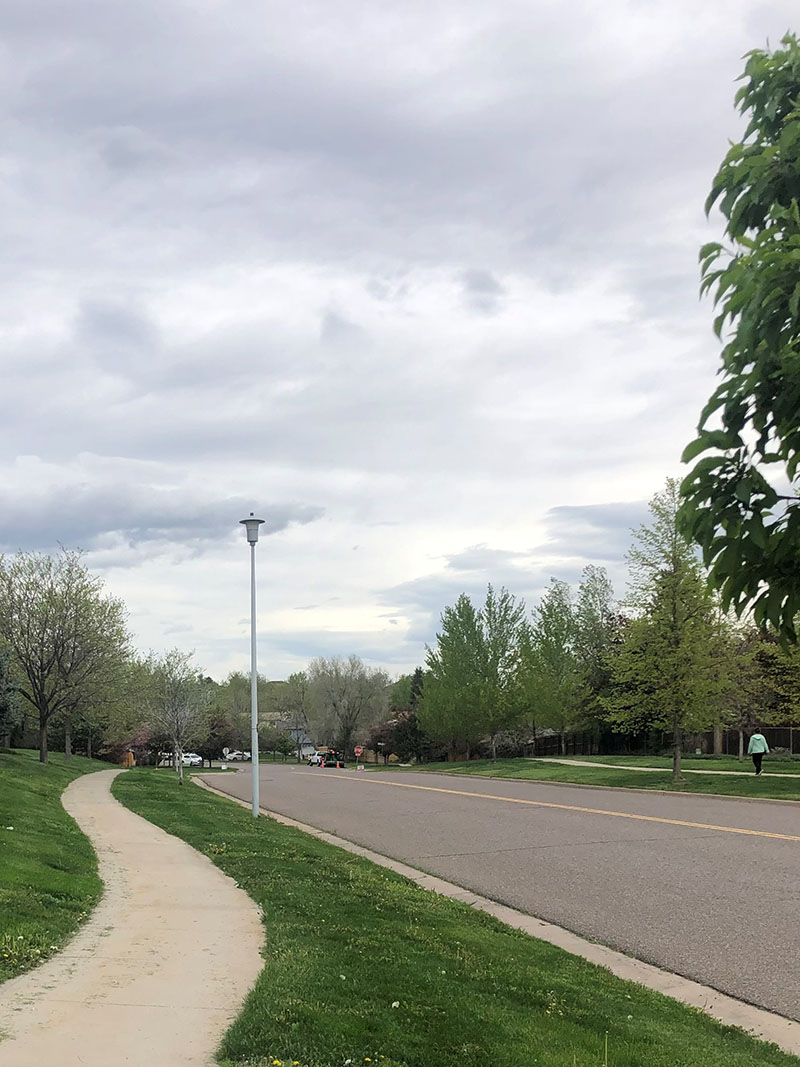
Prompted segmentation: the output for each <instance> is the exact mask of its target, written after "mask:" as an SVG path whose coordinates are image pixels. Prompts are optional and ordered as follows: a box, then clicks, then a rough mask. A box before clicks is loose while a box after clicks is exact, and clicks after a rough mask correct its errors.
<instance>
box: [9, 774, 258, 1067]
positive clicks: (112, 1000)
mask: <svg viewBox="0 0 800 1067" xmlns="http://www.w3.org/2000/svg"><path fill="white" fill-rule="evenodd" d="M119 773H121V772H119V771H99V772H97V773H95V774H87V775H85V776H83V777H82V778H77V779H76V780H75V781H74V782H72V783H71V784H70V785H69V787H68V788H67V789H66V790H65V792H64V796H63V804H64V807H65V808H66V809H67V811H68V812H69V813H70V815H72V817H73V818H74V819H75V820H76V822H77V823H78V825H79V826H80V828H81V829H82V830H83V831H84V833H85V834H86V835H87V836H88V837H89V839H90V840H91V842H92V844H93V845H94V848H95V850H96V851H97V855H98V862H99V870H100V877H101V878H102V879H103V882H104V883H105V895H104V896H103V899H102V901H101V902H100V904H99V905H98V907H97V908H96V910H95V912H94V914H93V915H92V917H91V918H90V920H89V922H88V923H87V924H86V926H84V927H83V928H82V929H81V931H80V932H79V933H78V934H77V935H76V937H75V938H73V940H72V941H70V942H69V944H68V945H67V946H66V948H65V949H64V951H63V952H61V953H59V955H58V956H55V957H53V959H51V960H49V961H48V962H47V963H45V964H43V965H42V966H41V967H39V968H37V969H36V970H34V971H30V972H29V973H27V974H24V975H21V976H20V977H19V978H14V979H11V980H10V981H8V982H6V983H4V984H3V985H2V986H0V1035H2V1039H1V1040H0V1067H49V1065H54V1067H55V1065H57V1067H78V1065H79V1064H80V1065H81V1067H87V1065H88V1067H109V1065H111V1064H113V1065H114V1067H118V1065H119V1067H121V1065H126V1067H127V1065H131V1067H159V1065H165V1067H166V1065H167V1064H169V1065H170V1067H207V1065H209V1064H213V1063H214V1062H215V1061H214V1053H215V1051H216V1048H217V1045H218V1043H219V1041H220V1039H221V1038H222V1035H223V1033H224V1032H225V1030H226V1029H227V1027H228V1025H229V1024H230V1023H231V1021H232V1020H233V1019H234V1018H235V1016H236V1015H237V1013H238V1011H239V1008H240V1005H241V1003H242V1000H243V999H244V997H245V994H246V993H247V991H248V990H249V989H250V988H251V986H252V985H253V983H254V982H255V980H256V978H257V977H258V975H259V973H260V972H261V967H262V964H263V960H262V958H261V955H260V951H259V950H260V948H261V945H262V944H263V941H264V929H263V926H262V923H261V915H260V912H259V909H258V908H257V907H256V905H255V904H254V903H253V901H252V900H251V899H250V897H248V896H247V894H246V893H245V892H244V891H243V890H241V889H238V888H237V886H236V885H235V883H234V882H233V881H231V879H230V878H228V877H227V876H226V875H224V874H223V873H222V872H221V871H220V870H219V869H218V868H217V867H215V866H214V865H213V863H211V861H210V860H208V859H207V858H206V857H205V856H202V855H200V853H198V852H195V851H194V849H192V848H190V847H189V845H187V844H185V843H184V842H183V841H179V840H178V839H177V838H175V837H172V836H171V835H169V834H167V833H165V832H164V831H163V830H160V829H158V827H156V826H153V825H152V824H151V823H149V822H146V821H145V820H144V819H142V818H140V817H139V816H138V815H134V813H133V812H131V811H128V810H127V809H126V808H124V807H123V806H122V805H121V804H119V803H118V802H117V801H116V800H115V799H114V798H113V797H112V796H111V793H110V786H111V782H112V780H113V779H114V777H115V776H116V775H117V774H119ZM187 788H189V787H188V786H187Z"/></svg>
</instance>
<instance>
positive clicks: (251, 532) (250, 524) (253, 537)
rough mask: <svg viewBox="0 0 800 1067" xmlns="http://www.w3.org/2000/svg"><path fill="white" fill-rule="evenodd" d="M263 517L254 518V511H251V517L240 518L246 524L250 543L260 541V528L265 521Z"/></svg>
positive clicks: (243, 524)
mask: <svg viewBox="0 0 800 1067" xmlns="http://www.w3.org/2000/svg"><path fill="white" fill-rule="evenodd" d="M263 521H264V520H263V519H255V518H253V512H252V511H251V512H250V518H249V519H239V522H240V523H241V524H242V526H244V528H245V532H246V534H247V543H248V544H250V545H254V544H256V542H257V541H258V528H259V526H260V525H261V523H262V522H263Z"/></svg>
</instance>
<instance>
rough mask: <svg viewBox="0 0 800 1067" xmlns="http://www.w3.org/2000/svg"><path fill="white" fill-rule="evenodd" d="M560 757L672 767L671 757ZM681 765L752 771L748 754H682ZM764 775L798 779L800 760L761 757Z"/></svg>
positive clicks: (640, 765)
mask: <svg viewBox="0 0 800 1067" xmlns="http://www.w3.org/2000/svg"><path fill="white" fill-rule="evenodd" d="M559 758H563V759H575V760H581V761H584V762H587V763H613V764H615V765H620V766H628V767H669V768H671V767H672V756H564V757H559ZM681 766H682V767H684V768H685V769H686V770H695V771H732V772H739V773H740V774H741V773H744V774H752V773H753V762H752V760H751V758H750V757H749V756H745V758H744V759H743V760H738V759H737V758H736V757H735V756H683V757H682V759H681ZM764 773H765V774H770V773H772V774H796V775H797V776H798V777H799V778H800V759H798V758H797V757H794V758H791V757H789V756H772V755H767V756H765V757H764Z"/></svg>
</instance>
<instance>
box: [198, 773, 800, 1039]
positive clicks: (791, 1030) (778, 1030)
mask: <svg viewBox="0 0 800 1067" xmlns="http://www.w3.org/2000/svg"><path fill="white" fill-rule="evenodd" d="M192 781H193V782H195V783H196V784H197V785H199V786H200V787H201V788H202V789H207V790H208V791H209V792H210V793H215V794H216V795H217V796H220V797H224V798H225V799H226V800H231V801H233V803H234V804H239V805H240V806H241V807H243V808H245V809H246V810H247V811H250V804H249V803H248V802H247V801H245V800H240V799H239V798H238V797H232V796H231V795H230V794H229V793H225V792H223V791H222V790H221V789H215V788H214V786H212V785H209V784H208V782H205V781H203V780H202V779H201V778H199V777H197V778H195V777H193V778H192ZM564 784H566V783H564ZM589 788H597V787H589ZM600 788H603V787H602V786H601V787H600ZM648 792H654V790H648ZM695 795H696V794H695ZM712 795H714V794H712ZM789 803H794V802H792V801H790V802H789ZM261 810H262V811H263V812H264V814H265V815H268V816H269V817H270V818H273V819H275V821H276V822H279V823H282V824H283V825H285V826H293V827H295V829H298V830H302V831H303V832H304V833H307V834H312V835H313V836H314V837H318V838H319V839H320V840H322V841H326V842H328V844H331V845H335V846H336V847H337V848H342V849H344V850H345V851H346V852H352V853H355V854H356V855H358V856H363V857H364V858H365V859H368V860H370V861H371V862H372V863H376V864H377V865H378V866H380V867H386V868H388V869H389V870H391V871H395V872H396V873H397V874H401V875H403V876H404V877H405V878H408V879H409V880H410V881H412V882H416V883H417V885H419V886H421V887H422V888H423V889H427V890H429V891H431V892H433V893H440V894H441V895H442V896H445V897H451V898H452V899H453V900H460V901H462V902H463V903H464V904H468V905H469V906H470V907H472V908H476V909H477V910H478V911H485V912H487V913H488V914H489V915H493V916H494V917H495V918H496V919H499V920H500V922H503V923H505V924H506V925H507V926H512V927H514V928H515V929H517V930H523V931H524V932H525V933H526V934H530V935H531V936H532V937H538V938H540V939H541V940H542V941H547V942H549V943H550V944H551V945H556V946H557V947H558V948H562V949H564V951H565V952H569V953H571V954H572V955H573V956H581V957H582V958H583V959H585V960H588V961H589V962H590V963H595V964H597V965H598V966H600V967H605V968H606V970H608V971H610V972H611V973H612V974H614V975H616V976H617V978H622V979H624V980H625V981H628V982H637V983H638V984H639V985H642V986H645V987H646V988H647V989H652V990H655V992H657V993H663V994H664V996H667V997H672V999H673V1000H679V1001H681V1002H682V1003H683V1004H688V1005H689V1006H690V1007H693V1008H699V1009H700V1010H701V1011H703V1012H705V1013H706V1015H710V1016H712V1018H714V1019H718V1020H719V1021H720V1022H721V1023H725V1024H726V1025H727V1026H738V1027H740V1028H741V1029H742V1030H746V1031H747V1032H748V1033H750V1034H753V1035H754V1036H755V1037H758V1038H761V1039H762V1040H763V1041H771V1042H774V1043H775V1044H776V1045H779V1046H780V1047H781V1048H782V1049H783V1050H784V1051H785V1052H789V1053H791V1054H793V1055H795V1056H800V1022H795V1021H794V1020H793V1019H787V1018H786V1017H785V1016H783V1015H776V1014H775V1013H774V1012H770V1011H766V1010H765V1009H764V1008H757V1007H755V1006H754V1005H752V1004H747V1003H745V1001H743V1000H737V999H736V998H735V997H729V996H728V995H727V994H726V993H720V992H719V990H717V989H712V988H711V987H710V986H705V985H701V984H700V983H699V982H694V981H692V980H691V979H689V978H683V977H681V976H680V975H678V974H673V973H672V972H671V971H665V970H662V969H661V968H660V967H655V966H654V965H653V964H651V963H645V962H644V961H643V960H637V959H634V958H633V957H632V956H626V955H625V954H624V953H622V952H617V951H616V950H615V949H612V948H607V947H606V946H605V945H600V944H597V943H595V942H593V941H587V940H586V939H585V938H583V937H579V936H578V935H577V934H573V933H572V932H571V931H570V930H565V929H564V928H563V927H561V926H555V925H554V924H553V923H548V922H544V921H543V920H542V919H537V918H536V917H535V916H533V915H527V914H525V912H521V911H517V910H516V909H515V908H510V907H507V906H506V905H505V904H498V903H497V901H494V900H489V899H488V898H487V897H482V896H480V895H479V894H477V893H473V892H472V890H470V889H464V887H463V886H458V885H454V884H453V883H452V882H446V881H444V879H442V878H437V877H435V876H434V875H432V874H426V873H425V872H424V871H420V870H417V869H416V868H415V867H409V866H408V865H407V864H405V863H401V862H400V861H399V860H394V859H391V858H390V857H388V856H382V855H381V854H380V853H379V852H373V851H372V850H371V849H368V848H364V847H362V846H361V845H356V844H355V843H354V842H352V841H347V840H346V839H345V838H342V837H336V836H335V834H329V833H327V832H326V831H324V830H318V829H317V828H316V827H315V826H309V825H307V824H306V823H302V822H298V821H297V820H296V819H290V818H289V817H288V816H286V815H279V814H278V813H277V812H272V811H267V810H266V809H265V808H262V809H261Z"/></svg>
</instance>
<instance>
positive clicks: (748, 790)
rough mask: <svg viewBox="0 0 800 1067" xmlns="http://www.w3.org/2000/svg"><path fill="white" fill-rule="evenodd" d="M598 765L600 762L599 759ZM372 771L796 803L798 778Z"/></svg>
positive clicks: (483, 768) (431, 767) (474, 763)
mask: <svg viewBox="0 0 800 1067" xmlns="http://www.w3.org/2000/svg"><path fill="white" fill-rule="evenodd" d="M600 762H604V761H603V760H601V761H600ZM369 770H371V771H373V772H375V771H378V772H380V771H392V770H400V771H403V770H405V771H434V772H437V773H439V774H474V775H479V776H484V777H489V778H523V779H526V780H530V781H535V782H570V783H573V784H575V785H603V786H611V787H612V788H615V789H670V790H673V791H677V792H681V793H719V794H720V795H721V796H732V797H767V798H769V799H772V800H800V777H797V778H765V777H764V776H763V775H762V776H761V777H760V778H756V776H755V775H754V774H749V775H746V776H743V777H741V778H736V777H734V776H733V775H731V777H730V778H728V777H726V776H725V775H722V774H687V775H686V778H685V779H684V782H683V784H677V785H676V784H674V783H673V781H672V774H671V773H670V772H669V771H666V770H665V771H664V773H663V774H643V773H642V772H641V771H629V770H625V768H624V767H620V768H619V769H617V768H610V767H581V766H580V765H578V764H576V765H574V766H568V765H567V764H564V763H552V762H550V761H549V760H546V759H545V760H527V759H499V760H498V761H497V762H496V763H492V761H491V760H488V759H485V760H470V761H469V762H467V763H425V764H423V765H421V766H419V767H398V766H397V764H394V765H392V764H390V765H389V766H387V767H382V766H381V767H375V766H374V765H373V766H369Z"/></svg>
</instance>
